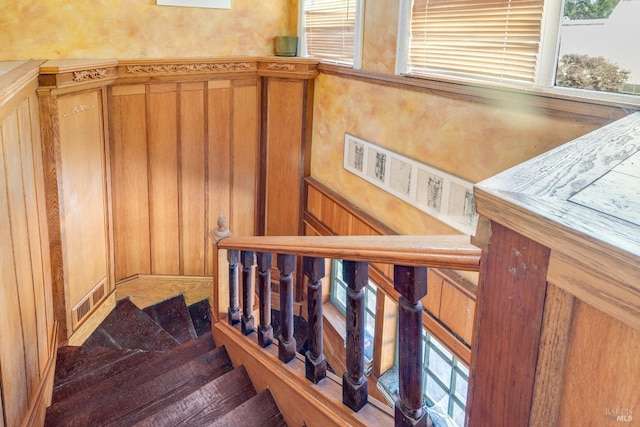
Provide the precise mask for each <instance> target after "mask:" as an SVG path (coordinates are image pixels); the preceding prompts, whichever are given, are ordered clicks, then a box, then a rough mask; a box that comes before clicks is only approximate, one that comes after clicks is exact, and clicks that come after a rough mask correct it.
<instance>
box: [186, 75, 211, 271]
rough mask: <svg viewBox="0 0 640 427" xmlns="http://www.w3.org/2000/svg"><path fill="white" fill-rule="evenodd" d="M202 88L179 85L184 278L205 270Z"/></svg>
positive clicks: (203, 116) (204, 142)
mask: <svg viewBox="0 0 640 427" xmlns="http://www.w3.org/2000/svg"><path fill="white" fill-rule="evenodd" d="M205 84H206V82H194V83H183V84H181V85H180V156H179V159H180V192H179V194H180V230H181V234H180V249H181V256H180V260H181V266H180V274H184V275H197V274H203V273H204V270H205V265H204V261H205V244H206V243H207V236H208V230H207V229H206V226H207V221H205V219H206V213H207V210H206V208H205V202H206V200H205V187H206V184H207V180H206V174H205V165H206V161H207V157H206V155H205V154H206V153H205V146H206V140H205V133H206V128H205V127H206V124H207V121H206V117H205V114H206V106H205V96H206V93H205ZM207 148H208V147H207Z"/></svg>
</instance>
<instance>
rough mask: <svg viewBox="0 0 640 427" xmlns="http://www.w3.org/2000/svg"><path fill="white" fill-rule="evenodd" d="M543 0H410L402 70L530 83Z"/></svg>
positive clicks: (538, 43) (536, 54)
mask: <svg viewBox="0 0 640 427" xmlns="http://www.w3.org/2000/svg"><path fill="white" fill-rule="evenodd" d="M542 12H543V0H414V1H413V7H412V10H411V22H410V43H409V49H408V57H407V60H408V63H407V67H406V70H407V71H408V72H409V73H411V74H422V73H433V72H440V73H442V72H445V73H451V74H455V75H462V76H465V75H466V76H470V77H476V78H483V79H489V80H493V81H504V80H509V81H516V82H527V83H533V82H534V78H535V72H536V63H537V58H538V52H539V45H540V37H541V27H542Z"/></svg>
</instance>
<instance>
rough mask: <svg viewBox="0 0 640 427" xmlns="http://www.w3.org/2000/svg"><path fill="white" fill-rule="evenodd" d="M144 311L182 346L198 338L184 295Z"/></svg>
mask: <svg viewBox="0 0 640 427" xmlns="http://www.w3.org/2000/svg"><path fill="white" fill-rule="evenodd" d="M142 311H143V312H144V313H145V314H147V315H148V316H149V317H151V318H152V319H153V320H154V321H155V322H156V323H157V324H158V325H160V326H162V327H163V328H164V329H165V330H166V331H167V332H169V334H170V335H171V336H172V337H174V338H175V339H176V340H177V341H178V342H179V343H180V344H183V343H185V342H187V341H189V340H191V339H193V338H196V337H197V335H196V330H195V327H194V325H193V321H192V320H191V315H190V313H189V309H188V307H187V304H186V303H185V300H184V295H182V294H180V295H176V296H174V297H172V298H169V299H166V300H164V301H161V302H159V303H157V304H154V305H151V306H149V307H146V308H144V309H143V310H142Z"/></svg>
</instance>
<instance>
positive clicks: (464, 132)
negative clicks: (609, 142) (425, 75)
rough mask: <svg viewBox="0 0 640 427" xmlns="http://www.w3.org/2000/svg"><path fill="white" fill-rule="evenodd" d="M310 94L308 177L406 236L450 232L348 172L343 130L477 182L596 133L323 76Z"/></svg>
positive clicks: (558, 121) (535, 116) (508, 108)
mask: <svg viewBox="0 0 640 427" xmlns="http://www.w3.org/2000/svg"><path fill="white" fill-rule="evenodd" d="M314 96H315V98H314V113H313V136H312V141H313V145H312V155H311V158H312V163H311V175H312V176H313V177H314V178H315V179H317V180H319V181H320V182H322V183H323V184H325V185H326V186H328V187H329V188H331V189H332V190H334V191H336V192H338V193H339V194H340V195H342V196H343V197H345V198H347V199H348V200H350V201H351V202H353V203H355V204H356V205H357V206H358V207H360V208H362V209H364V210H365V211H367V212H368V213H370V214H371V215H373V216H374V217H376V218H377V219H379V220H381V221H382V222H384V223H385V224H387V225H389V226H391V227H392V228H394V229H396V230H397V231H399V232H401V233H405V234H450V233H455V231H454V230H453V229H450V228H449V227H448V226H447V225H445V224H443V223H441V222H440V221H438V220H436V219H434V218H433V217H431V216H429V215H427V214H425V213H423V212H421V211H420V210H418V209H415V208H413V207H412V206H411V205H409V204H407V203H404V202H402V201H401V200H400V199H398V198H396V197H394V196H391V195H389V194H388V193H386V192H384V191H382V190H380V189H378V188H377V187H375V186H374V185H372V184H370V183H368V182H367V181H365V180H363V179H361V178H359V177H357V176H355V175H353V174H352V173H350V172H348V171H347V170H345V169H344V168H343V150H344V134H345V132H347V133H350V134H353V135H356V136H357V137H360V138H363V139H365V140H368V141H370V142H373V143H376V144H378V145H381V146H383V147H385V148H387V149H389V150H392V151H395V152H397V153H400V154H402V155H405V156H407V157H410V158H413V159H416V160H418V161H420V162H422V163H426V164H428V165H430V166H433V167H436V168H438V169H441V170H444V171H446V172H449V173H452V174H454V175H456V176H458V177H461V178H464V179H466V180H468V181H471V182H474V183H475V182H478V181H481V180H483V179H485V178H488V177H490V176H492V175H495V174H496V173H498V172H500V171H503V170H505V169H507V168H509V167H511V166H514V165H516V164H518V163H521V162H523V161H525V160H527V159H529V158H532V157H534V156H536V155H538V154H540V153H543V152H545V151H547V150H549V149H551V148H553V147H555V146H557V145H560V144H562V143H563V142H567V141H570V140H572V139H574V138H576V137H578V136H580V135H583V134H585V133H587V132H589V131H590V130H592V129H594V128H595V127H596V126H595V125H593V124H585V123H580V122H576V121H572V120H569V119H564V118H559V117H552V116H548V115H544V114H542V113H539V112H538V113H536V112H534V111H525V110H518V109H515V108H514V107H513V106H512V105H505V106H493V105H488V104H483V103H479V102H471V101H467V100H461V99H456V98H452V97H447V96H443V95H436V94H428V93H422V92H416V91H411V90H404V89H398V88H392V87H387V86H381V85H376V84H372V83H368V82H363V81H357V80H352V79H348V78H342V77H338V76H333V75H326V74H321V75H320V76H319V77H318V78H317V79H316V81H315V95H314Z"/></svg>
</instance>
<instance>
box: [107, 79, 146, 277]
mask: <svg viewBox="0 0 640 427" xmlns="http://www.w3.org/2000/svg"><path fill="white" fill-rule="evenodd" d="M145 93H146V92H145V86H144V85H133V86H119V87H115V88H113V90H112V92H111V98H110V99H111V104H112V105H111V110H110V118H111V120H110V123H111V147H110V148H111V166H112V168H111V171H112V174H111V179H112V185H111V187H112V195H113V210H114V217H113V222H114V235H115V244H114V249H115V269H116V273H115V276H116V280H120V279H122V278H125V277H129V276H131V275H134V274H149V273H151V245H150V235H149V231H150V229H149V187H148V186H149V183H148V179H147V178H148V169H147V166H148V157H147V127H146V112H145V108H146V100H145Z"/></svg>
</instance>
